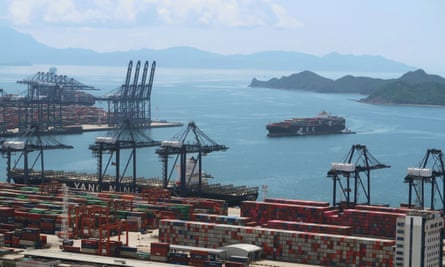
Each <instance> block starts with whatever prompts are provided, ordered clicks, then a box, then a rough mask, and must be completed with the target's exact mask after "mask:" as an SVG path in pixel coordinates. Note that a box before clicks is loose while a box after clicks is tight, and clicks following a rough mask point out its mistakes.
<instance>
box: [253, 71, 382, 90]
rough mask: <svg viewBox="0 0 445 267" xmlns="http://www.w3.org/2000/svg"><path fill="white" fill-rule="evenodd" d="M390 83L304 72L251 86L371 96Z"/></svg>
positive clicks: (255, 80)
mask: <svg viewBox="0 0 445 267" xmlns="http://www.w3.org/2000/svg"><path fill="white" fill-rule="evenodd" d="M388 82H389V81H388V80H383V79H376V78H368V77H354V76H352V75H346V76H344V77H341V78H339V79H337V80H331V79H328V78H325V77H322V76H320V75H318V74H316V73H314V72H311V71H303V72H300V73H297V74H291V75H290V76H288V77H281V78H280V79H277V78H272V79H270V80H268V81H259V80H257V79H255V78H254V79H253V80H252V82H251V83H250V85H249V86H250V87H265V88H277V89H296V90H307V91H315V92H319V93H359V94H369V93H371V92H372V91H373V90H375V89H377V88H379V87H381V86H382V85H384V84H386V83H388Z"/></svg>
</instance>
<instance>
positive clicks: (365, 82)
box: [249, 69, 445, 105]
mask: <svg viewBox="0 0 445 267" xmlns="http://www.w3.org/2000/svg"><path fill="white" fill-rule="evenodd" d="M249 86H250V87H264V88H276V89H291V90H307V91H314V92H319V93H359V94H365V95H368V96H367V97H366V98H363V99H361V100H360V101H361V102H364V103H373V104H406V105H445V78H443V77H441V76H438V75H432V74H427V73H426V72H425V71H424V70H422V69H418V70H416V71H409V72H407V73H405V74H403V75H402V76H401V77H400V78H398V79H387V80H385V79H376V78H369V77H354V76H351V75H347V76H344V77H341V78H339V79H337V80H332V79H328V78H325V77H322V76H320V75H318V74H316V73H313V72H310V71H303V72H300V73H297V74H292V75H290V76H287V77H281V78H280V79H277V78H272V79H270V80H268V81H259V80H257V79H255V78H254V79H253V80H252V82H251V83H250V85H249Z"/></svg>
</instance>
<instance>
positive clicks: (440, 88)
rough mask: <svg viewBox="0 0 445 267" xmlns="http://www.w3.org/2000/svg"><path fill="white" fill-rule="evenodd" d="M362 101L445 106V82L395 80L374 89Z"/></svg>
mask: <svg viewBox="0 0 445 267" xmlns="http://www.w3.org/2000/svg"><path fill="white" fill-rule="evenodd" d="M361 102H365V103H376V104H404V105H442V106H445V84H440V83H435V82H427V83H421V84H408V83H405V82H394V83H391V84H388V85H386V86H384V87H382V88H380V89H378V90H376V91H374V92H373V93H372V94H370V95H369V96H368V97H366V98H364V99H362V100H361Z"/></svg>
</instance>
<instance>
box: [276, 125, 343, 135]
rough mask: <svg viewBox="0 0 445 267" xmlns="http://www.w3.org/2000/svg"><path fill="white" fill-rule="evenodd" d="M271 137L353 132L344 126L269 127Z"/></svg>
mask: <svg viewBox="0 0 445 267" xmlns="http://www.w3.org/2000/svg"><path fill="white" fill-rule="evenodd" d="M268 130H269V133H268V136H270V137H280V136H306V135H329V134H345V133H351V132H349V131H347V130H346V129H345V127H344V126H341V125H339V126H335V127H311V128H305V127H290V128H285V127H275V128H272V127H271V128H268Z"/></svg>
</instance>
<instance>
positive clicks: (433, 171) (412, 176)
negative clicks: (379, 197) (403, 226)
mask: <svg viewBox="0 0 445 267" xmlns="http://www.w3.org/2000/svg"><path fill="white" fill-rule="evenodd" d="M444 178H445V167H444V162H443V153H442V151H441V150H440V149H428V150H427V152H426V154H425V156H424V157H423V159H422V161H421V162H420V163H419V165H418V167H416V168H408V174H407V175H406V176H405V179H404V181H405V183H408V184H409V193H408V205H409V206H410V207H411V206H412V205H413V199H412V195H413V193H415V197H416V199H415V201H416V202H417V204H418V208H420V209H424V208H425V183H429V184H431V190H430V194H431V195H430V197H431V198H430V208H431V209H432V210H434V209H435V205H434V202H435V198H436V193H437V195H438V196H439V198H440V202H441V204H442V207H441V208H442V212H445V200H444V192H445V182H444ZM440 183H441V185H440Z"/></svg>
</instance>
